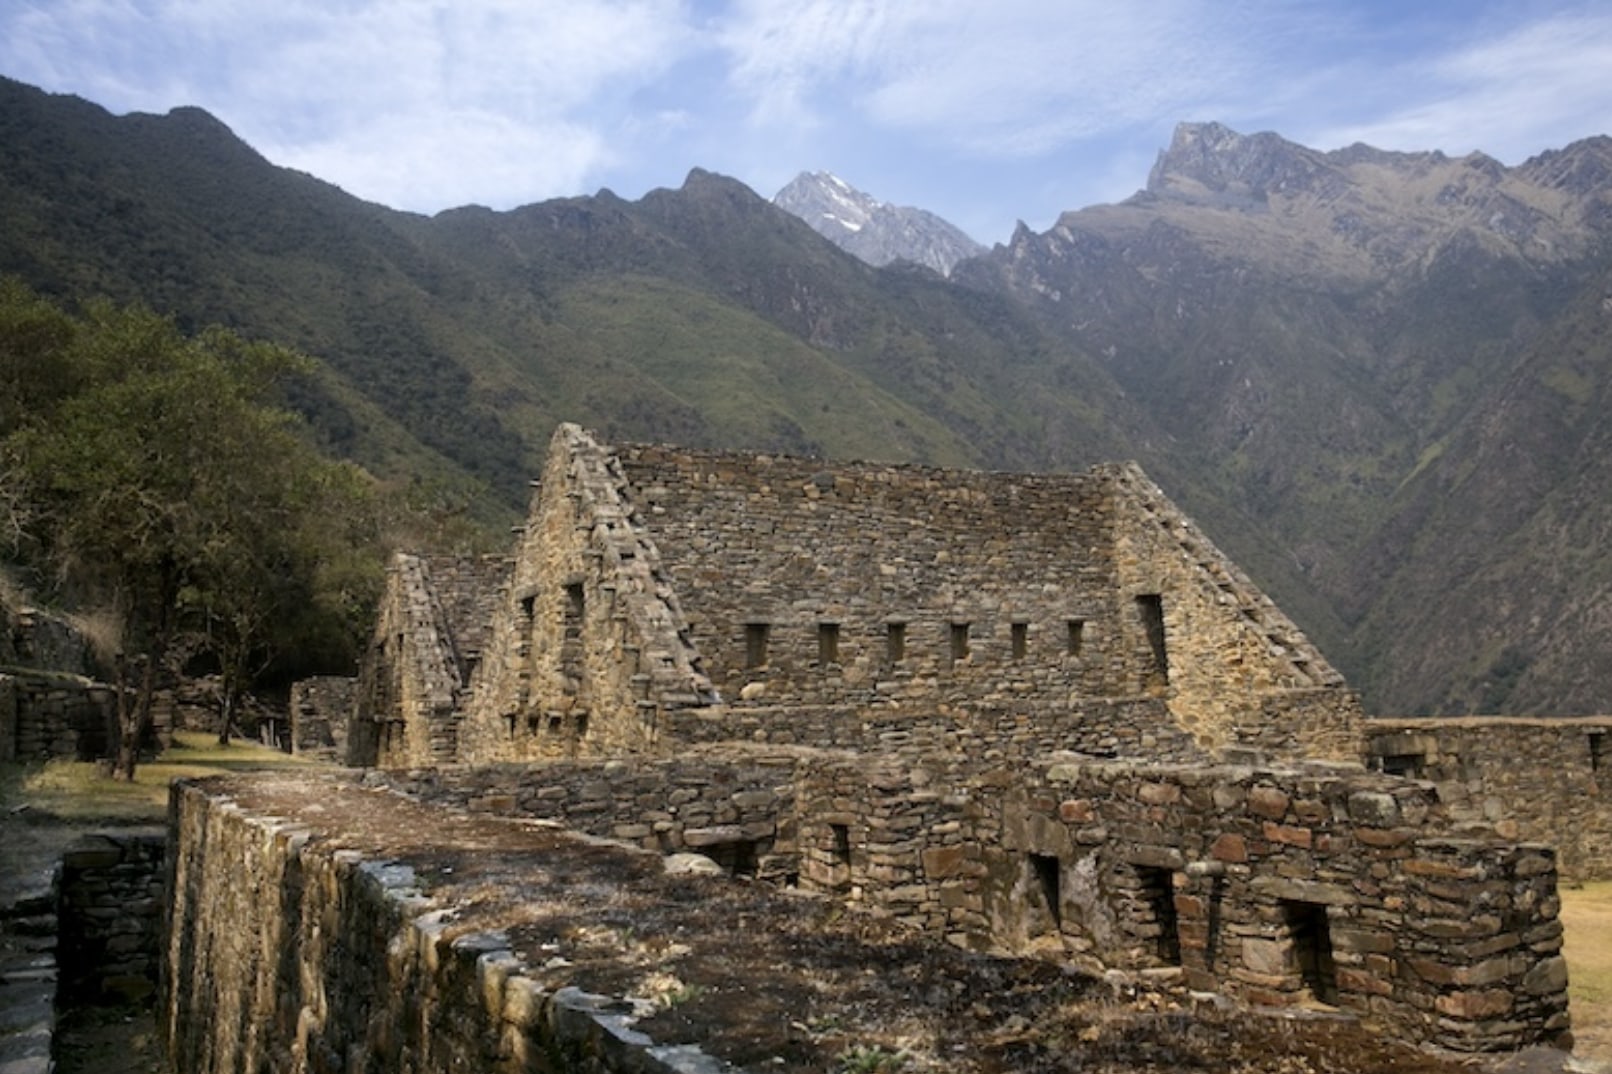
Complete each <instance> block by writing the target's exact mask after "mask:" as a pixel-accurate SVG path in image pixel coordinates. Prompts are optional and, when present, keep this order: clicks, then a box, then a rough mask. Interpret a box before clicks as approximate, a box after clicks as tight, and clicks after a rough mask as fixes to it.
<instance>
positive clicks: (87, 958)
mask: <svg viewBox="0 0 1612 1074" xmlns="http://www.w3.org/2000/svg"><path fill="white" fill-rule="evenodd" d="M165 847H166V835H165V833H163V832H161V831H154V832H147V831H140V832H127V833H104V832H103V833H99V834H96V835H90V836H85V837H84V838H82V839H80V840H79V841H78V842H76V843H74V844H73V845H72V846H71V847H69V848H68V849H67V851H66V853H64V854H63V855H62V861H61V868H60V872H59V873H58V875H57V921H58V934H57V950H56V958H57V963H58V965H59V967H60V972H61V977H60V982H59V985H58V992H57V1005H58V1006H79V1005H83V1004H106V1003H133V1004H146V1003H149V1002H150V1001H151V999H152V997H153V996H154V995H155V994H156V990H157V975H158V966H159V964H160V960H161V952H162V940H161V937H162V913H163V886H164V881H165V879H166V877H165V860H166V851H165Z"/></svg>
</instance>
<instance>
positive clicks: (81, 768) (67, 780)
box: [0, 731, 318, 823]
mask: <svg viewBox="0 0 1612 1074" xmlns="http://www.w3.org/2000/svg"><path fill="white" fill-rule="evenodd" d="M317 763H318V762H315V761H310V760H307V759H306V758H302V757H293V756H291V755H290V754H287V753H281V752H280V751H279V750H274V749H270V748H269V747H267V746H261V745H259V744H257V743H255V742H248V741H242V740H236V741H234V742H231V743H230V744H229V745H228V746H220V745H219V744H218V736H216V735H213V734H210V733H206V732H192V731H180V732H178V733H177V734H176V735H175V736H174V744H173V746H172V747H171V748H169V749H167V750H165V751H164V752H163V753H162V754H161V756H159V757H158V758H157V759H156V760H154V761H149V762H147V763H145V764H142V765H140V766H139V767H137V768H136V769H135V773H134V782H132V783H126V782H124V781H122V780H115V779H111V778H109V777H107V776H105V775H102V773H101V766H100V765H99V764H97V763H95V762H93V761H65V760H56V761H50V762H48V763H46V764H44V765H39V766H30V767H26V768H24V767H18V766H10V765H8V766H5V769H4V770H3V771H0V802H4V803H6V804H8V805H21V804H26V805H27V806H28V807H29V808H31V809H35V810H39V811H41V812H43V813H49V814H51V815H53V816H56V817H60V818H61V819H63V820H67V821H73V822H87V821H111V822H121V823H141V822H146V821H151V822H155V821H160V820H162V819H163V818H164V817H165V816H167V810H168V785H169V784H170V783H172V782H173V781H174V780H175V779H183V778H190V777H194V776H209V775H217V774H218V773H221V772H242V771H249V770H256V769H265V768H295V767H302V766H308V765H315V764H317Z"/></svg>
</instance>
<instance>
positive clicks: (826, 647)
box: [817, 623, 840, 664]
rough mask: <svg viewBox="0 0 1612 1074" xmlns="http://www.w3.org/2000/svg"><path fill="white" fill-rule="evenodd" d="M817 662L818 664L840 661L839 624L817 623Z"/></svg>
mask: <svg viewBox="0 0 1612 1074" xmlns="http://www.w3.org/2000/svg"><path fill="white" fill-rule="evenodd" d="M817 662H818V663H819V664H837V663H839V662H840V625H839V624H838V623H818V624H817Z"/></svg>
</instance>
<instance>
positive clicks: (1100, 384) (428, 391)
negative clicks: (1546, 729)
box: [0, 81, 1612, 714]
mask: <svg viewBox="0 0 1612 1074" xmlns="http://www.w3.org/2000/svg"><path fill="white" fill-rule="evenodd" d="M791 186H792V187H796V186H799V187H801V190H799V191H797V193H799V194H801V195H803V197H802V198H801V199H800V200H799V201H798V202H797V203H796V211H804V212H806V213H807V214H808V215H810V214H812V213H815V214H816V215H817V217H818V218H817V219H816V220H815V221H813V223H812V225H811V226H808V224H807V223H805V222H803V221H802V220H801V219H799V218H798V217H797V216H795V215H792V213H791V212H788V211H785V210H784V209H783V208H781V207H780V205H782V204H784V203H785V202H786V200H788V199H784V198H783V197H782V195H780V202H779V204H776V205H775V204H773V203H769V202H768V201H767V200H765V199H763V198H761V197H759V196H757V195H756V194H755V193H754V192H752V191H751V190H749V189H748V188H747V187H745V186H743V185H742V184H740V183H738V182H736V181H734V180H731V179H726V178H723V177H721V176H717V175H712V174H709V173H706V172H703V171H698V170H696V171H694V172H692V173H691V174H690V175H689V176H688V178H687V179H686V181H685V182H684V183H683V185H682V186H681V187H680V188H678V189H675V190H657V191H653V192H651V193H650V194H648V195H646V196H645V197H643V198H642V199H640V200H638V201H626V200H624V199H621V198H618V197H616V196H614V195H613V194H611V193H610V192H608V191H601V192H600V193H598V194H597V195H594V196H591V197H577V198H567V199H559V200H555V201H549V202H543V203H540V204H536V205H530V206H525V207H523V208H519V209H515V210H513V211H510V212H493V211H491V210H487V209H481V208H475V207H467V208H462V209H455V210H451V211H448V212H444V213H440V214H438V215H436V216H433V217H424V216H419V215H414V214H408V213H401V212H395V211H392V210H389V209H386V208H384V207H381V206H378V205H373V204H369V203H365V202H362V201H359V200H358V199H355V198H352V197H350V196H348V195H347V194H345V193H343V192H342V191H340V190H339V189H337V188H335V187H333V186H330V185H329V184H326V183H323V182H321V181H319V180H318V179H315V178H313V177H310V176H307V175H304V174H300V173H296V172H292V171H288V170H286V169H282V168H277V167H275V166H273V165H272V164H270V163H268V162H267V161H265V160H264V159H263V158H262V157H261V156H259V155H258V154H257V153H256V152H254V151H253V150H252V149H251V148H250V147H248V146H247V145H245V144H244V143H243V142H241V141H240V140H239V139H237V138H236V137H235V136H234V135H233V134H232V133H231V132H230V131H229V130H228V129H227V128H225V127H224V126H223V125H222V124H220V123H218V122H217V121H216V120H214V119H213V118H212V117H210V116H208V115H207V114H206V113H204V112H201V111H199V110H195V109H178V110H176V111H174V112H171V113H169V114H168V115H166V116H149V115H130V116H124V117H114V116H112V115H110V114H108V113H107V112H105V111H104V110H102V109H100V108H99V107H97V106H95V105H93V104H90V103H88V102H85V101H82V100H79V99H76V98H71V97H58V96H52V95H48V94H45V93H43V92H41V91H39V90H37V89H33V88H31V87H28V86H25V85H22V84H20V83H15V82H9V81H0V272H7V273H14V274H17V275H20V276H21V277H23V278H24V279H25V280H26V281H28V282H29V283H31V284H32V285H33V286H35V287H36V288H38V289H40V290H43V291H45V292H47V293H50V294H53V295H57V296H60V297H62V298H65V299H73V300H76V299H81V298H84V297H87V296H90V295H94V294H104V295H108V296H110V297H112V298H115V299H119V300H136V299H137V300H140V301H144V302H147V303H149V304H151V305H152V306H154V307H156V308H158V309H161V310H164V311H168V312H171V313H172V314H173V315H174V316H175V317H176V318H177V319H178V320H179V321H180V322H181V323H182V324H184V325H197V326H199V325H202V324H207V323H213V322H217V323H222V324H226V325H228V326H230V327H233V328H236V329H238V330H240V331H242V332H245V333H248V334H251V335H256V336H263V337H268V338H272V339H276V340H279V341H281V342H285V343H288V344H291V345H294V346H296V347H298V348H300V349H302V350H304V351H306V352H307V353H309V354H311V355H313V356H314V357H315V358H317V359H318V361H319V372H318V374H317V375H316V376H315V377H313V378H311V379H310V380H308V381H307V382H306V383H304V384H302V385H300V386H299V387H298V388H297V391H296V393H295V394H294V396H293V400H292V401H293V402H294V404H295V405H296V406H297V407H298V408H299V409H300V410H302V411H303V412H304V413H305V414H306V415H307V416H308V418H309V421H310V423H311V425H312V428H313V429H314V431H315V434H316V435H317V436H318V437H319V438H320V439H321V440H322V442H323V443H324V445H325V446H326V447H327V448H328V449H329V450H331V451H333V452H336V453H339V454H343V455H347V456H350V457H353V458H355V459H357V460H358V461H360V462H362V463H364V464H365V465H366V466H368V467H370V468H371V469H372V470H374V471H375V472H377V473H378V474H382V475H385V476H389V477H393V478H399V477H402V478H406V479H408V480H410V481H412V482H414V483H415V485H416V486H418V488H419V489H420V490H421V491H422V494H428V495H435V496H440V497H442V499H443V500H444V502H445V504H448V505H450V506H451V505H452V504H453V503H459V504H460V505H462V506H468V507H469V508H470V509H471V510H473V511H474V512H476V513H477V515H478V517H480V518H481V519H483V520H484V521H485V522H486V523H487V525H488V526H489V527H492V526H494V525H499V524H507V522H508V521H510V520H511V519H513V518H514V517H515V516H516V513H517V512H518V511H519V509H520V507H521V501H522V498H523V496H524V494H525V481H526V479H527V478H528V477H529V476H530V475H531V474H533V473H535V472H536V471H537V467H538V462H539V457H540V454H541V452H542V450H543V447H544V445H545V444H546V441H547V438H548V435H549V433H550V432H551V431H552V429H553V427H554V424H555V423H556V422H558V421H561V420H575V421H580V422H582V423H584V424H586V425H589V426H591V427H593V428H595V429H596V430H598V431H599V433H600V434H601V435H602V436H604V437H606V438H618V439H656V440H670V441H677V442H684V443H690V444H694V445H701V446H723V447H734V448H746V449H754V450H762V451H791V452H804V453H818V454H826V455H834V456H840V457H853V456H854V457H862V458H871V459H879V460H886V461H923V462H930V463H937V464H944V465H958V466H976V467H985V468H993V469H1070V468H1076V467H1081V466H1085V465H1088V464H1090V463H1092V462H1095V461H1099V460H1103V459H1114V458H1135V459H1138V460H1139V461H1140V462H1141V463H1142V464H1143V465H1144V466H1145V467H1146V468H1147V469H1148V471H1149V472H1150V473H1151V474H1152V475H1153V476H1154V478H1155V479H1156V480H1158V481H1159V483H1160V484H1161V485H1163V486H1164V487H1165V489H1166V490H1167V491H1168V492H1169V493H1170V494H1171V495H1172V496H1173V497H1175V498H1176V499H1177V500H1178V501H1180V502H1181V503H1182V504H1183V505H1184V506H1185V507H1186V508H1187V509H1188V510H1189V511H1190V512H1191V513H1193V514H1194V515H1195V516H1196V517H1197V518H1198V519H1199V521H1200V522H1201V523H1202V524H1203V526H1204V528H1205V529H1207V530H1208V531H1209V532H1210V533H1211V534H1212V535H1213V536H1214V538H1215V539H1216V541H1217V542H1218V543H1220V544H1221V545H1222V546H1223V547H1225V548H1226V549H1227V551H1229V552H1230V553H1231V554H1232V555H1233V556H1234V557H1235V558H1236V559H1238V561H1239V562H1240V563H1242V564H1243V565H1244V566H1245V567H1246V568H1247V569H1248V571H1249V573H1250V574H1251V575H1253V577H1254V578H1255V580H1256V581H1258V582H1259V583H1260V584H1261V585H1262V586H1263V587H1264V588H1265V589H1266V590H1267V591H1268V592H1270V593H1271V594H1272V595H1273V596H1274V597H1275V598H1276V599H1277V600H1278V602H1279V603H1281V604H1282V606H1283V607H1284V609H1286V610H1287V611H1288V612H1289V613H1290V614H1291V615H1292V616H1293V617H1294V618H1295V619H1296V620H1297V621H1298V622H1299V624H1300V625H1301V626H1302V627H1304V628H1305V630H1306V631H1307V632H1308V633H1310V635H1311V636H1312V637H1313V638H1314V639H1315V640H1316V641H1317V642H1318V643H1319V644H1321V646H1322V647H1323V649H1324V650H1325V651H1326V652H1327V653H1328V655H1329V656H1330V657H1331V658H1332V660H1333V661H1334V662H1335V663H1337V664H1338V665H1339V666H1340V667H1341V668H1342V669H1343V670H1344V671H1345V673H1346V674H1348V675H1349V677H1350V679H1351V681H1352V682H1354V683H1355V684H1356V685H1357V686H1359V687H1360V688H1361V689H1362V690H1363V692H1364V693H1365V695H1366V700H1367V704H1368V707H1369V708H1371V709H1373V710H1375V711H1380V712H1385V713H1396V714H1397V713H1421V712H1432V713H1458V712H1471V711H1485V712H1501V713H1534V714H1552V713H1559V714H1566V713H1574V712H1606V711H1612V696H1609V695H1612V688H1609V685H1608V684H1609V683H1612V610H1609V609H1612V600H1609V599H1608V598H1609V597H1612V591H1609V587H1612V557H1608V556H1607V555H1606V554H1605V552H1604V551H1603V546H1604V543H1605V539H1606V537H1607V534H1608V533H1609V532H1612V495H1609V493H1612V451H1609V448H1612V445H1609V444H1608V443H1607V440H1608V437H1609V434H1612V424H1609V419H1608V418H1607V417H1606V415H1608V414H1609V413H1612V408H1609V405H1608V404H1609V403H1612V400H1608V399H1606V398H1605V395H1606V393H1607V391H1608V388H1609V384H1612V342H1609V337H1608V326H1609V323H1612V257H1609V245H1608V239H1609V235H1612V139H1607V138H1605V137H1597V138H1590V139H1587V140H1585V141H1581V142H1577V143H1574V144H1573V145H1570V146H1567V147H1565V148H1562V149H1559V150H1553V151H1550V152H1545V153H1542V154H1540V155H1539V156H1537V157H1534V158H1533V159H1531V160H1528V161H1526V162H1524V163H1522V164H1520V165H1517V166H1515V167H1509V168H1508V167H1505V166H1503V165H1501V164H1500V163H1499V162H1497V161H1494V160H1492V159H1490V158H1488V157H1484V156H1482V155H1480V154H1474V155H1472V156H1467V157H1461V158H1451V157H1446V156H1444V155H1443V154H1440V153H1436V152H1428V153H1390V152H1384V151H1380V150H1376V149H1372V148H1369V147H1366V146H1353V147H1350V148H1348V149H1343V150H1338V151H1334V152H1320V151H1316V150H1312V149H1309V148H1306V147H1303V146H1299V145H1295V144H1293V143H1291V142H1288V141H1286V140H1284V139H1282V138H1280V137H1279V136H1277V135H1274V134H1254V135H1243V134H1239V133H1237V132H1234V131H1231V130H1229V129H1227V128H1225V127H1222V126H1219V125H1216V124H1182V125H1181V126H1180V127H1179V128H1178V129H1177V131H1176V133H1175V136H1174V138H1173V140H1172V142H1171V144H1170V145H1169V146H1168V147H1167V148H1166V149H1164V150H1163V151H1162V152H1161V153H1160V155H1159V158H1158V161H1157V162H1156V164H1155V165H1154V167H1153V169H1152V172H1151V174H1150V175H1149V176H1148V178H1147V185H1146V188H1145V189H1144V190H1142V191H1141V192H1140V193H1138V194H1137V195H1136V196H1134V197H1132V198H1130V199H1128V200H1127V201H1125V202H1122V203H1120V204H1117V205H1108V206H1096V207H1090V208H1084V209H1079V210H1076V211H1071V212H1068V213H1066V214H1064V215H1063V216H1062V217H1061V218H1060V219H1059V220H1058V221H1057V223H1056V224H1055V225H1054V226H1053V227H1052V228H1050V229H1049V230H1047V231H1046V232H1044V233H1035V232H1032V231H1031V230H1030V229H1028V228H1025V227H1022V226H1021V227H1020V228H1019V229H1018V231H1017V232H1016V233H1015V234H1014V235H1013V236H1012V238H1011V239H1010V240H1009V241H1008V242H1007V243H1005V244H1002V245H998V246H996V247H994V248H992V249H990V250H979V251H978V252H976V253H973V254H972V255H971V256H964V257H962V258H961V259H960V260H956V261H955V262H953V263H952V264H951V265H950V266H948V267H949V269H950V275H949V277H948V276H946V275H944V273H945V271H946V269H945V268H943V267H941V266H940V265H937V264H934V263H932V262H930V263H926V260H925V257H924V256H923V255H922V254H920V253H918V252H917V251H916V249H915V248H910V247H909V248H903V247H900V246H899V245H895V246H892V245H889V244H888V243H887V244H886V245H885V248H884V249H883V250H881V251H880V252H878V253H868V254H865V255H864V256H866V257H868V258H869V259H883V258H884V257H885V256H886V255H888V256H889V257H890V258H891V260H889V261H888V262H887V263H886V264H885V266H884V267H876V266H874V265H872V264H869V263H868V262H867V261H866V260H863V259H861V258H859V257H857V256H852V254H850V253H848V252H847V251H846V250H843V249H841V248H840V247H839V246H837V245H835V244H834V243H832V242H830V241H827V240H826V239H825V237H824V235H823V234H820V231H821V230H822V229H823V228H825V227H827V228H828V229H829V231H830V232H832V231H833V229H834V228H838V229H839V230H840V231H841V232H846V233H849V234H855V233H857V231H856V230H854V229H851V228H847V227H846V226H845V223H844V222H845V221H851V222H853V223H856V222H857V221H860V230H863V231H866V230H869V227H870V221H872V220H873V219H875V218H876V217H878V215H879V211H878V207H879V205H880V203H879V202H877V201H876V199H873V198H871V197H869V196H867V195H862V194H859V193H858V192H856V191H854V190H852V189H851V188H850V187H848V186H844V185H843V184H840V183H836V182H835V181H834V180H832V179H830V178H825V177H822V176H817V177H811V176H808V177H806V178H805V179H803V180H797V182H796V183H795V184H791ZM813 191H816V192H817V194H816V195H814V194H813ZM824 191H827V192H829V193H830V194H832V195H833V197H832V198H831V199H830V200H829V201H828V202H820V203H817V207H816V208H813V207H812V206H813V204H814V203H813V202H811V201H810V198H809V197H808V196H817V195H823V194H824ZM825 196H826V195H825ZM803 206H804V209H802V207H803ZM853 209H855V211H856V212H858V213H862V214H864V215H862V216H856V215H854V214H853V212H852V210H853ZM825 213H832V214H833V215H834V220H829V219H828V218H827V217H826V216H824V214H825ZM839 237H840V238H844V236H843V235H841V236H839Z"/></svg>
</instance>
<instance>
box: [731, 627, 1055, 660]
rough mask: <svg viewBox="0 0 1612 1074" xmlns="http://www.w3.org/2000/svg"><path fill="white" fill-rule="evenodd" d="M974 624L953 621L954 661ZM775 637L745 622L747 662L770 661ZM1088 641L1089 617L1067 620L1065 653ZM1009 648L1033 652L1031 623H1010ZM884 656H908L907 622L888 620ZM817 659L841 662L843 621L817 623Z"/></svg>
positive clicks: (963, 654)
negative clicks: (770, 649)
mask: <svg viewBox="0 0 1612 1074" xmlns="http://www.w3.org/2000/svg"><path fill="white" fill-rule="evenodd" d="M971 628H972V624H971V623H952V624H951V628H950V631H949V648H948V650H947V657H948V659H949V660H950V661H951V662H952V663H956V662H957V661H960V660H967V659H968V658H969V656H970V654H971V653H972V652H973V639H972V638H971V637H970V633H969V632H970V630H971ZM771 640H772V624H771V623H746V624H745V625H744V666H745V667H747V668H759V667H764V666H765V665H766V663H767V657H768V649H769V647H770V642H771ZM1085 644H1086V621H1085V620H1084V619H1068V620H1065V621H1064V650H1063V651H1064V655H1066V656H1079V655H1081V653H1082V652H1083V651H1084V649H1085ZM1008 649H1009V653H1010V654H1011V656H1012V659H1014V660H1023V659H1024V658H1025V657H1026V656H1028V655H1029V652H1030V624H1029V623H1012V624H1010V629H1009V633H1008ZM884 657H885V659H886V660H887V661H889V662H890V663H892V664H899V663H901V662H902V661H903V660H905V659H907V624H906V623H886V624H885V627H884ZM817 662H818V663H820V664H837V663H839V662H840V624H838V623H830V622H824V623H818V624H817Z"/></svg>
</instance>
